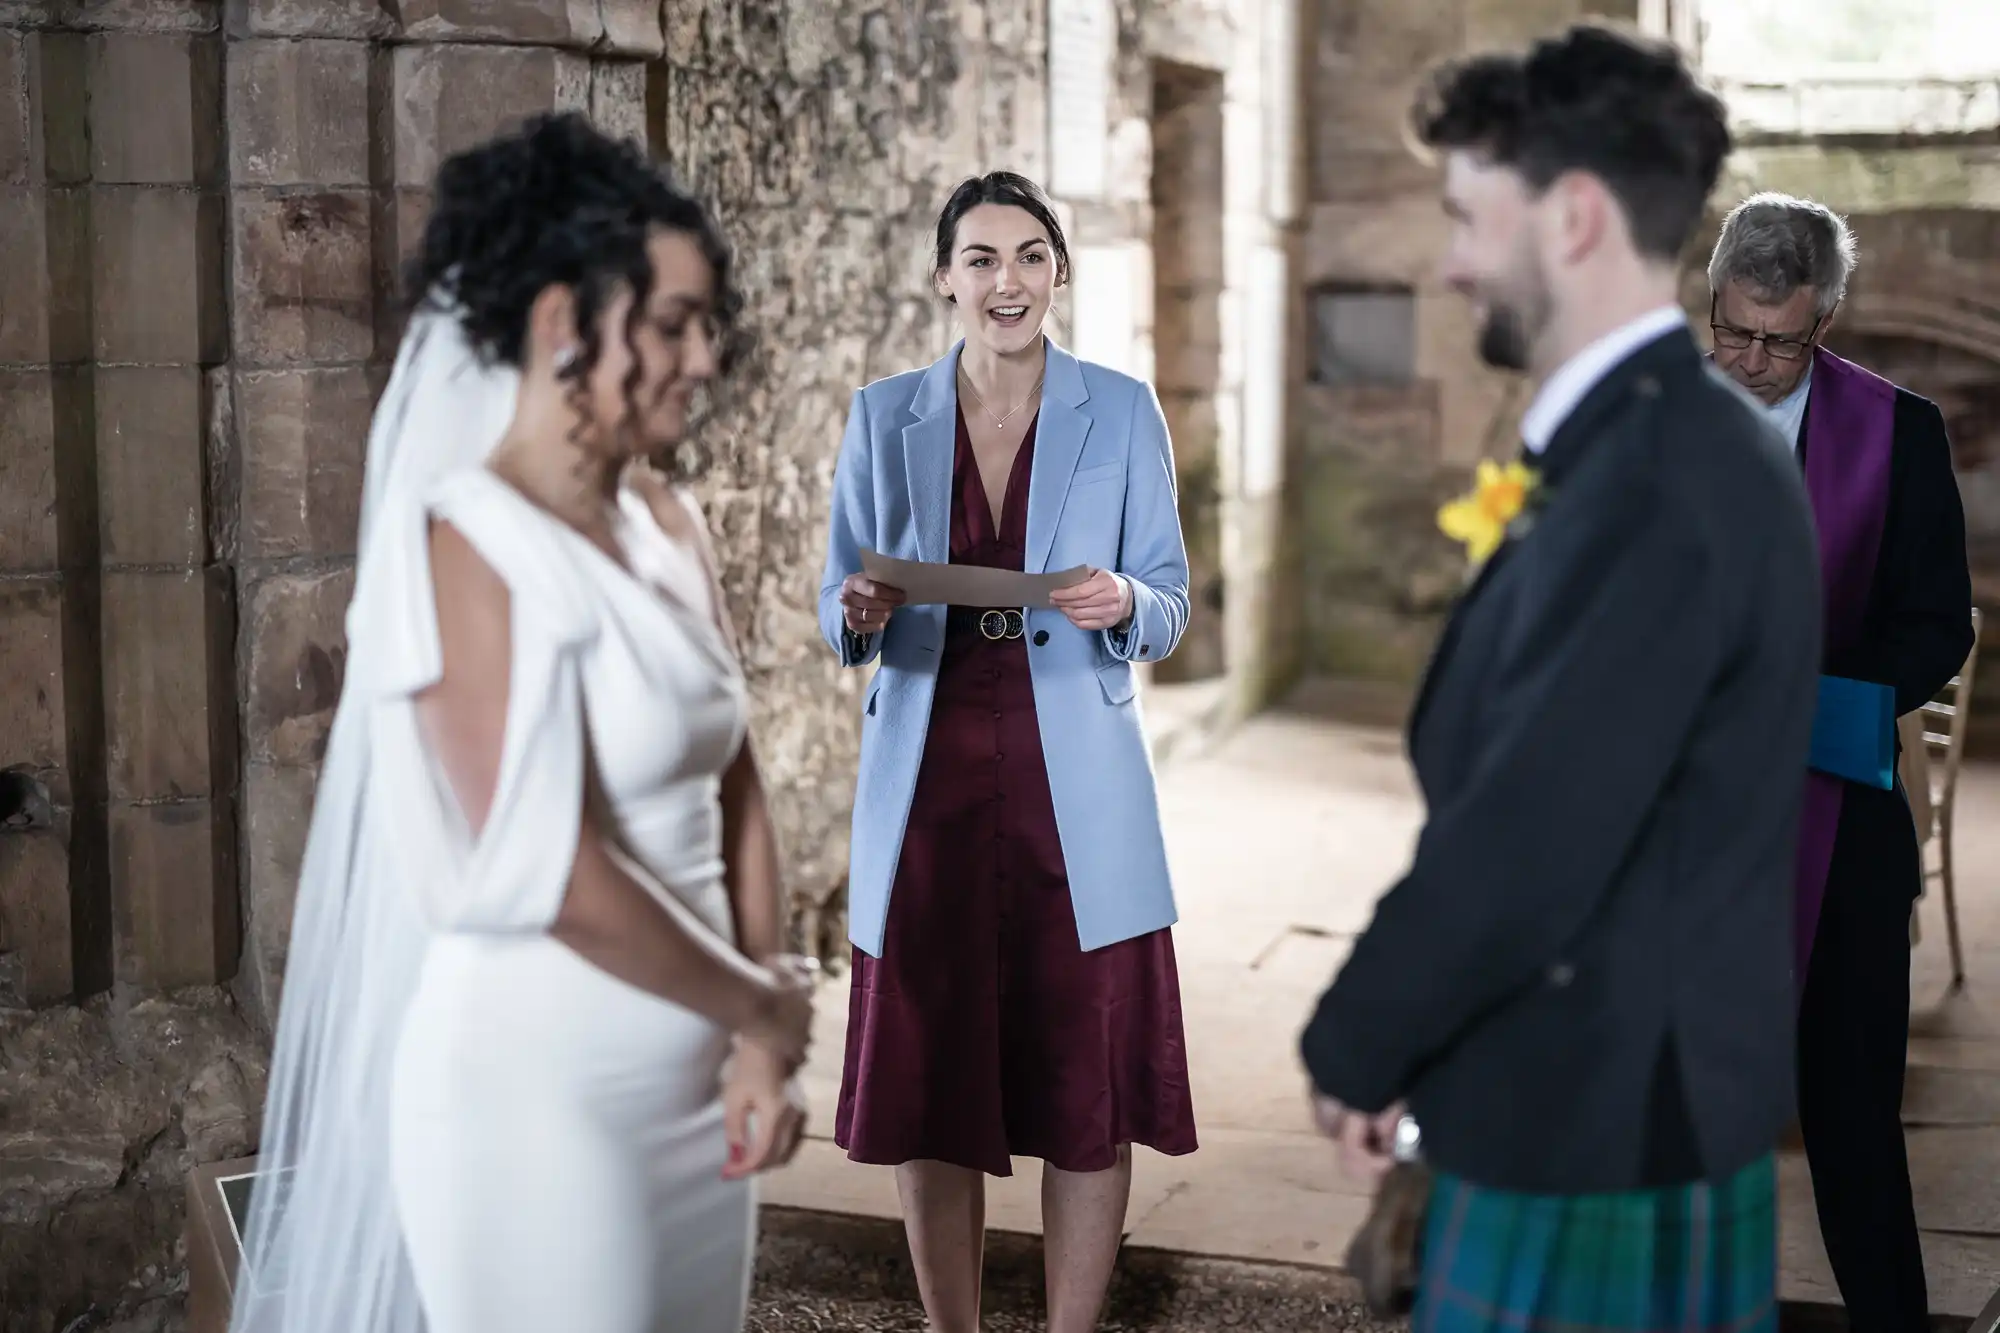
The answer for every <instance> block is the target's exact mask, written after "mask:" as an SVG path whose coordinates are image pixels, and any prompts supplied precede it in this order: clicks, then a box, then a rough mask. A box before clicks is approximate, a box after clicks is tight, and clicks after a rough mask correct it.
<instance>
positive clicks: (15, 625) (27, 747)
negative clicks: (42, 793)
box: [0, 577, 69, 801]
mask: <svg viewBox="0 0 2000 1333" xmlns="http://www.w3.org/2000/svg"><path fill="white" fill-rule="evenodd" d="M63 592H64V589H63V585H62V581H61V580H60V579H58V578H55V577H49V578H40V579H8V580H6V581H4V582H0V681H5V682H7V688H6V689H5V690H0V737H4V738H5V741H4V745H5V749H4V751H0V754H4V762H5V765H6V766H7V767H10V768H13V767H24V768H31V769H35V770H37V771H40V770H58V771H59V770H63V769H66V768H68V766H69V746H68V743H67V742H68V734H69V719H68V716H67V713H66V704H67V701H68V695H69V689H68V684H69V680H68V677H69V673H68V672H67V671H65V669H64V666H65V663H64V657H65V653H64V649H65V638H66V636H65V634H64V625H63V611H64V608H63ZM53 795H54V796H55V798H56V799H57V800H58V801H67V799H68V794H67V792H66V791H56V792H54V793H53Z"/></svg>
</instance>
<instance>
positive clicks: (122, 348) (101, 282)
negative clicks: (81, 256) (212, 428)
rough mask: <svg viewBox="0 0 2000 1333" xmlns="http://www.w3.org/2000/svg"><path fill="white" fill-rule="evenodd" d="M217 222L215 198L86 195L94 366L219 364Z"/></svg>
mask: <svg viewBox="0 0 2000 1333" xmlns="http://www.w3.org/2000/svg"><path fill="white" fill-rule="evenodd" d="M222 223H223V218H222V200H221V199H220V198H219V197H218V196H216V195H212V194H204V193H200V192H197V191H193V190H160V189H149V188H145V187H142V186H130V185H113V186H95V187H93V188H92V189H91V191H90V236H91V261H92V263H91V267H92V273H93V279H94V282H93V289H92V292H91V298H92V299H91V309H92V314H93V317H92V320H91V334H92V344H93V346H94V347H95V348H96V355H97V359H98V360H99V361H136V362H150V363H155V364H157V363H160V362H208V361H220V360H221V359H222V358H223V355H224V349H225V347H226V346H227V330H226V329H225V327H224V324H223V310H222Z"/></svg>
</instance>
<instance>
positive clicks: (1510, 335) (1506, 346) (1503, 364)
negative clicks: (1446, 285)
mask: <svg viewBox="0 0 2000 1333" xmlns="http://www.w3.org/2000/svg"><path fill="white" fill-rule="evenodd" d="M1532 341H1533V340H1532V338H1531V337H1530V335H1529V333H1528V326H1527V321H1526V320H1524V319H1522V318H1521V312H1520V311H1518V310H1516V309H1514V308H1513V307H1512V306H1503V305H1496V306H1494V307H1493V308H1492V309H1490V310H1488V311H1487V312H1486V323H1485V325H1484V327H1482V328H1481V329H1480V330H1479V359H1480V360H1482V361H1484V362H1485V363H1486V364H1487V365H1489V366H1492V367H1493V368H1494V369H1496V370H1526V369H1527V368H1528V354H1529V349H1530V344H1531V342H1532Z"/></svg>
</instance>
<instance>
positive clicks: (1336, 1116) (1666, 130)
mask: <svg viewBox="0 0 2000 1333" xmlns="http://www.w3.org/2000/svg"><path fill="white" fill-rule="evenodd" d="M1416 128H1417V131H1418V137H1419V138H1420V139H1421V140H1422V141H1423V142H1424V143H1425V144H1427V145H1429V146H1430V147H1431V148H1432V149H1434V150H1437V151H1440V152H1441V153H1442V155H1443V157H1444V164H1445V173H1444V207H1445V212H1446V214H1447V216H1448V218H1449V219H1450V242H1449V249H1448V252H1447V256H1446V261H1445V269H1446V272H1447V274H1448V276H1449V278H1450V280H1451V281H1452V283H1453V285H1454V286H1455V287H1456V288H1457V289H1458V290H1459V291H1460V292H1461V293H1462V294H1463V295H1465V296H1466V297H1467V298H1468V299H1469V300H1470V301H1471V302H1472V303H1473V305H1474V308H1475V310H1476V311H1477V313H1478V314H1479V315H1480V316H1481V318H1482V321H1483V328H1482V332H1481V338H1480V352H1481V354H1482V356H1483V357H1484V358H1485V360H1486V361H1487V362H1489V363H1490V364H1493V365H1496V366H1499V367H1502V368H1506V369H1515V370H1522V371H1526V372H1527V373H1528V374H1529V375H1530V376H1532V377H1533V378H1534V379H1535V380H1536V381H1538V383H1539V392H1538V395H1537V397H1536V398H1535V399H1534V401H1533V402H1532V404H1531V405H1530V407H1529V409H1528V412H1527V413H1526V415H1525V417H1524V419H1523V421H1522V423H1521V429H1522V436H1523V445H1524V454H1523V461H1524V463H1525V464H1526V465H1527V467H1526V470H1525V471H1524V472H1522V473H1518V474H1514V475H1509V474H1506V473H1496V474H1493V475H1490V476H1488V477H1486V478H1485V479H1484V481H1483V484H1482V487H1481V490H1480V493H1479V494H1478V495H1476V496H1475V497H1473V498H1472V499H1471V501H1470V502H1469V503H1466V504H1463V505H1460V506H1454V507H1452V508H1451V509H1449V510H1448V511H1447V515H1446V517H1447V520H1448V522H1447V525H1446V526H1447V528H1448V529H1449V530H1450V531H1452V532H1453V533H1454V534H1455V535H1458V536H1461V537H1463V538H1464V539H1465V540H1466V541H1467V543H1468V547H1469V548H1470V549H1471V551H1472V553H1473V555H1474V556H1475V557H1479V556H1487V547H1488V546H1489V545H1490V544H1491V543H1492V542H1493V541H1495V540H1496V539H1497V540H1498V542H1499V544H1498V547H1497V550H1494V551H1493V552H1492V553H1491V554H1490V556H1487V558H1485V559H1484V560H1483V562H1482V563H1481V564H1480V567H1479V569H1478V572H1477V575H1476V577H1475V579H1474V580H1473V582H1472V583H1471V586H1470V587H1469V589H1468V590H1467V592H1466V593H1465V595H1464V597H1463V599H1462V600H1461V602H1460V604H1459V606H1458V608H1457V610H1456V611H1455V613H1454V614H1453V616H1452V618H1451V621H1450V624H1449V625H1448V626H1447V628H1446V630H1445V632H1444V637H1443V640H1442V642H1441V643H1440V644H1439V646H1438V649H1437V654H1436V657H1435V659H1434V660H1433V662H1432V664H1431V667H1430V670H1429V673H1428V675H1427V677H1426V679H1425V682H1424V686H1423V690H1422V693H1421V695H1420V697H1419V699H1418V702H1417V706H1416V710H1415V714H1414V716H1413V718H1412V720H1411V725H1410V749H1411V754H1412V758H1413V760H1414V763H1415V766H1416V771H1417V776H1418V779H1419V782H1420V784H1421V786H1422V789H1423V793H1424V797H1425V800H1426V803H1427V805H1428V820H1427V822H1426V824H1425V827H1424V830H1423V835H1422V837H1421V839H1420V841H1419V844H1418V847H1417V851H1416V857H1415V860H1414V862H1413V864H1412V865H1411V866H1410V868H1409V871H1408V872H1407V874H1406V875H1405V876H1404V878H1403V880H1402V881H1401V882H1400V883H1398V884H1397V885H1396V886H1395V887H1394V888H1393V889H1391V890H1390V891H1389V893H1388V894H1387V895H1386V896H1385V897H1384V898H1383V899H1382V901H1381V903H1380V904H1379V905H1378V906H1377V908H1376V911H1375V916H1374V920H1373V921H1372V922H1371V923H1370V925H1369V927H1368V929H1367V931H1366V932H1365V933H1364V934H1363V935H1362V936H1361V937H1360V939H1359V940H1357V941H1356V943H1355V945H1354V951H1353V953H1352V955H1351V956H1350V957H1349V958H1348V960H1347V963H1346V965H1345V966H1344V967H1343V969H1342V970H1341V972H1340V975H1339V976H1338V977H1337V978H1336V979H1335V981H1334V983H1333V985H1332V986H1331V987H1330V988H1329V989H1328V990H1327V992H1326V993H1325V995H1324V996H1323V997H1322V998H1321V1000H1320V1003H1319V1007H1318V1011H1317V1012H1316V1013H1315V1014H1314V1015H1313V1017H1312V1020H1311V1023H1310V1024H1309V1026H1308V1027H1307V1028H1306V1031H1305V1034H1304V1036H1303V1039H1302V1043H1301V1045H1302V1053H1303V1055H1304V1058H1305V1063H1306V1067H1307V1069H1308V1070H1309V1071H1310V1074H1311V1078H1312V1083H1313V1089H1314V1094H1315V1099H1316V1107H1317V1111H1318V1115H1319V1120H1320V1124H1321V1126H1322V1128H1323V1129H1324V1130H1325V1131H1326V1132H1327V1133H1329V1134H1330V1135H1332V1136H1333V1137H1335V1138H1336V1139H1338V1140H1339V1141H1340V1144H1341V1151H1342V1154H1343V1156H1344V1157H1345V1159H1346V1160H1347V1162H1348V1164H1349V1165H1350V1167H1353V1168H1355V1169H1358V1170H1360V1171H1362V1172H1364V1173H1367V1174H1377V1173H1379V1172H1380V1171H1382V1170H1383V1169H1384V1168H1385V1167H1386V1165H1387V1158H1386V1155H1385V1148H1386V1146H1387V1144H1388V1141H1389V1136H1390V1133H1391V1131H1392V1129H1393V1126H1394V1123H1395V1120H1396V1118H1397V1117H1398V1116H1399V1115H1400V1114H1401V1112H1402V1109H1403V1103H1405V1102H1407V1106H1408V1109H1409V1111H1410V1112H1411V1113H1413V1114H1414V1116H1415V1118H1416V1120H1417V1122H1418V1124H1419V1126H1420V1127H1421V1132H1422V1146H1423V1153H1424V1156H1425V1157H1426V1159H1427V1160H1428V1162H1429V1163H1430V1165H1431V1167H1432V1168H1433V1170H1434V1172H1435V1184H1434V1187H1433V1192H1432V1197H1431V1201H1430V1212H1429V1221H1428V1224H1427V1230H1426V1233H1425V1241H1424V1246H1423V1251H1422V1274H1421V1281H1420V1285H1419V1289H1418V1296H1417V1300H1418V1309H1417V1313H1416V1327H1418V1328H1421V1329H1425V1330H1449V1331H1451V1333H1457V1331H1458V1330H1487V1329H1494V1330H1498V1329H1502V1328H1505V1329H1508V1330H1512V1331H1513V1333H1519V1331H1520V1330H1524V1329H1527V1330H1532V1329H1556V1328H1564V1329H1576V1328H1588V1329H1592V1330H1619V1329H1630V1330H1643V1329H1657V1328H1663V1327H1671V1328H1677V1329H1701V1330H1708V1329H1712V1330H1721V1329H1725V1328H1727V1329H1731V1330H1739V1331H1740V1330H1749V1329H1760V1328H1762V1329H1769V1328H1772V1327H1773V1326H1774V1321H1775V1317H1776V1273H1777V1221H1776V1207H1775V1198H1776V1180H1775V1168H1774V1165H1773V1149H1774V1147H1775V1145H1776V1143H1777V1141H1778V1138H1779V1135H1780V1134H1781V1132H1782V1131H1783V1129H1784V1127H1785V1125H1786V1123H1787V1122H1788V1120H1789V1119H1790V1116H1791V1110H1792V1077H1791V1069H1792V1017H1793V991H1792V987H1791V984H1790V980H1789V975H1790V968H1789V962H1790V951H1791V939H1790V911H1791V906H1790V905H1791V887H1792V869H1793V857H1794V848H1795V839H1796V837H1797V831H1798V819H1799V809H1800V801H1801V774H1802V772H1803V770H1804V767H1805V762H1806V753H1807V745H1808V740H1809V737H1810V732H1811V728H1812V721H1813V708H1814V701H1815V680H1816V676H1817V673H1818V670H1819V648H1820V606H1819V574H1818V556H1817V552H1816V549H1815V546H1814V533H1813V524H1812V515H1811V512H1810V509H1809V506H1808V503H1807V498H1806V494H1805V489H1804V487H1803V486H1802V484H1801V482H1800V478H1799V473H1798V469H1797V468H1796V467H1795V466H1794V465H1793V463H1792V461H1791V458H1790V455H1789V452H1788V451H1787V449H1786V447H1785V444H1784V442H1783V441H1782V440H1781V439H1780V438H1779V436H1778V434H1777V433H1776V432H1775V431H1774V430H1773V429H1772V428H1771V427H1770V426H1769V425H1768V424H1767V423H1766V422H1765V421H1764V420H1763V419H1762V418H1761V417H1760V415H1759V414H1758V412H1757V410H1756V409H1755V407H1754V406H1753V405H1752V404H1751V403H1750V402H1749V401H1748V400H1747V398H1746V397H1745V395H1743V394H1742V393H1741V392H1739V391H1738V390H1737V389H1735V388H1734V387H1732V386H1730V385H1728V384H1727V383H1726V382H1725V381H1724V380H1723V379H1722V378H1721V376H1720V375H1719V374H1717V373H1716V372H1715V371H1714V370H1713V369H1712V368H1711V367H1709V366H1708V365H1707V364H1706V363H1705V362H1704V361H1703V359H1702V354H1701V352H1700V351H1699V349H1698V348H1697V346H1696V344H1695V341H1694V338H1693V336H1692V335H1691V334H1690V332H1689V330H1688V327H1687V321H1686V317H1685V315H1684V313H1683V312H1682V310H1681V308H1680V306H1679V303H1678V300H1677V291H1678V285H1679V284H1678V272H1677V261H1678V258H1679V256H1680V254H1681V252H1682V250H1683V248H1684V247H1685V246H1686V244H1687V242H1688V240H1689V238H1690V236H1691V234H1692V232H1693V231H1694V229H1695V227H1696V225H1697V223H1698V221H1699V219H1700V216H1701V212H1702V207H1703V203H1704V201H1705V200H1706V198H1707V196H1708V194H1709V191H1710V189H1711V187H1712V186H1713V185H1714V183H1715V180H1716V176H1717V172H1718V170H1719V167H1720V164H1721V162H1722V159H1723V156H1724V154H1725V153H1726V152H1727V150H1728V147H1729V134H1728V130H1727V128H1726V124H1725V120H1724V115H1723V110H1722V107H1721V105H1720V104H1719V103H1718V102H1717V101H1716V99H1715V98H1714V97H1713V96H1712V95H1711V94H1710V93H1708V92H1706V91H1704V90H1703V89H1701V88H1700V87H1699V86H1698V85H1697V84H1696V82H1695V80H1694V79H1693V78H1692V77H1691V75H1690V74H1689V72H1688V71H1687V70H1686V68H1685V67H1684V66H1683V64H1682V62H1681V60H1680V58H1679V57H1678V55H1677V54H1676V53H1675V52H1674V51H1673V50H1671V49H1670V48H1667V47H1665V46H1658V45H1654V44H1651V43H1647V42H1642V41H1640V40H1638V39H1635V38H1629V37H1626V36H1622V35H1619V34H1616V33H1613V32H1610V31H1608V30H1603V29H1597V28H1592V27H1583V28H1578V29H1574V30H1572V31H1570V32H1569V33H1567V34H1565V35H1564V36H1561V37H1558V38H1555V39H1552V40H1549V41H1544V42H1542V43H1539V44H1538V45H1536V46H1535V47H1534V48H1533V49H1532V50H1530V51H1528V52H1526V53H1525V54H1507V55H1486V56H1480V57H1477V58H1474V59H1472V60H1469V61H1466V62H1464V63H1462V64H1458V65H1455V66H1452V67H1450V68H1447V69H1445V70H1443V71H1442V72H1441V73H1440V74H1439V75H1438V76H1437V79H1436V81H1435V83H1434V84H1433V85H1432V87H1431V89H1430V91H1429V93H1428V95H1427V96H1426V97H1425V98H1424V99H1423V100H1422V101H1421V103H1420V104H1419V107H1418V110H1417V115H1416ZM1517 495H1519V497H1520V500H1519V503H1518V504H1517V503H1516V496H1517ZM1501 521H1504V522H1505V525H1506V526H1505V528H1504V530H1503V531H1497V532H1496V531H1492V530H1489V529H1490V527H1491V525H1492V524H1494V523H1495V522H1501Z"/></svg>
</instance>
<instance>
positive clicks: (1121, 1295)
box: [747, 1209, 1405, 1333]
mask: <svg viewBox="0 0 2000 1333" xmlns="http://www.w3.org/2000/svg"><path fill="white" fill-rule="evenodd" d="M1041 1288H1042V1274H1041V1247H1040V1242H1039V1240H1038V1239H1036V1238H1034V1237H1028V1236H994V1237H992V1238H991V1239H990V1240H989V1242H988V1247H987V1261H986V1300H985V1311H984V1313H985V1316H986V1317H985V1321H984V1324H985V1333H1041V1330H1042V1327H1043V1324H1042V1307H1041V1299H1042V1291H1041ZM1353 1297H1354V1289H1353V1286H1352V1284H1351V1283H1349V1282H1347V1281H1346V1280H1345V1279H1342V1278H1340V1277H1338V1276H1336V1275H1333V1274H1327V1273H1320V1272H1311V1271H1308V1270H1303V1269H1292V1268H1285V1267H1280V1266H1277V1265H1256V1264H1235V1263H1226V1262H1221V1261H1216V1260H1201V1259H1190V1258H1186V1257H1184V1256H1178V1255H1167V1254H1160V1253H1155V1252H1144V1251H1139V1252H1131V1253H1128V1254H1127V1255H1126V1256H1124V1257H1123V1258H1121V1260H1120V1262H1119V1271H1118V1276H1117V1277H1116V1278H1115V1279H1114V1281H1113V1283H1112V1289H1111V1294H1110V1299H1109V1302H1108V1304H1109V1308H1108V1309H1107V1310H1106V1312H1105V1316H1104V1318H1103V1320H1102V1321H1101V1323H1100V1325H1099V1329H1100V1333H1159V1331H1164V1330H1188V1333H1200V1331H1201V1330H1208V1329H1255V1330H1258V1333H1293V1331H1294V1330H1298V1331H1300V1333H1304V1331H1305V1330H1311V1331H1312V1333H1334V1331H1335V1330H1349V1331H1351V1333H1398V1330H1400V1329H1402V1328H1404V1327H1405V1325H1401V1324H1381V1323H1377V1322H1375V1321H1373V1320H1370V1319H1369V1318H1368V1317H1367V1316H1366V1314H1365V1313H1364V1312H1363V1310H1362V1308H1361V1306H1360V1304H1359V1303H1358V1302H1356V1301H1355V1300H1354V1299H1353ZM747 1333H924V1316H923V1307H922V1306H921V1305H920V1304H919V1303H918V1301H917V1289H916V1281H915V1278H914V1277H913V1276H912V1274H911V1272H910V1266H909V1259H908V1256H907V1253H906V1251H905V1250H904V1248H903V1235H902V1228H901V1227H900V1226H899V1225H897V1224H895V1223H892V1222H891V1223H885V1222H881V1221H876V1220H870V1219H860V1218H846V1217H831V1216H828V1215H826V1214H818V1213H799V1212H791V1211H789V1210H778V1209H766V1210H765V1213H764V1230H763V1241H762V1244H761V1247H760V1251H759V1254H758V1259H757V1286H756V1290H755V1292H754V1293H753V1297H752V1303H751V1311H750V1322H749V1326H748V1330H747Z"/></svg>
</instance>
